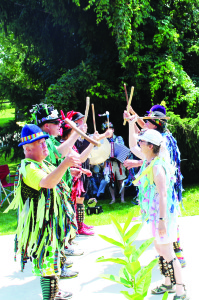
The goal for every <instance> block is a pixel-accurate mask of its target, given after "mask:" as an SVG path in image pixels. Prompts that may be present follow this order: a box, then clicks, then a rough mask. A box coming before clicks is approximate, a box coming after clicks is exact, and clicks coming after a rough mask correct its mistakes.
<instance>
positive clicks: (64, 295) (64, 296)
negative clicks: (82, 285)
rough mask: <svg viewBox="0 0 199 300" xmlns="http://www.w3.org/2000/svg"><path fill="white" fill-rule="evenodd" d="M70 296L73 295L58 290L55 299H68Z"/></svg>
mask: <svg viewBox="0 0 199 300" xmlns="http://www.w3.org/2000/svg"><path fill="white" fill-rule="evenodd" d="M72 296H73V294H72V293H69V292H64V291H62V290H59V292H58V293H57V295H56V296H55V300H68V299H70V298H72Z"/></svg>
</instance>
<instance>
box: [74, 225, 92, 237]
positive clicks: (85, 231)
mask: <svg viewBox="0 0 199 300" xmlns="http://www.w3.org/2000/svg"><path fill="white" fill-rule="evenodd" d="M77 232H78V234H80V235H94V234H95V233H94V231H91V230H90V229H87V228H85V227H84V226H82V228H81V229H79V230H78V231H77Z"/></svg>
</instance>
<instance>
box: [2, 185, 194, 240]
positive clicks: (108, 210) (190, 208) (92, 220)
mask: <svg viewBox="0 0 199 300" xmlns="http://www.w3.org/2000/svg"><path fill="white" fill-rule="evenodd" d="M185 190H186V191H184V192H183V204H184V208H185V209H183V208H182V209H181V211H182V216H195V215H199V186H198V185H191V186H190V185H189V186H186V187H185ZM132 200H133V199H132V198H131V197H127V198H126V199H125V201H126V203H124V204H122V203H121V202H120V200H119V198H118V199H117V201H116V203H115V204H112V205H110V204H109V203H110V199H105V200H99V201H98V204H99V205H101V206H102V208H103V213H101V214H99V215H95V214H93V215H91V216H87V215H86V216H85V223H86V224H88V225H94V226H98V225H107V224H111V220H110V214H112V215H113V216H114V217H115V218H116V219H117V221H119V222H120V223H124V222H125V220H126V216H127V215H128V213H129V211H130V210H133V212H134V217H138V216H139V211H140V210H139V206H138V205H135V204H133V203H132ZM86 202H87V201H85V203H86ZM7 206H8V204H7V203H4V205H3V207H2V208H0V235H5V234H13V233H14V231H15V229H16V226H17V214H16V211H10V212H9V213H8V214H4V213H3V211H4V210H5V208H6V207H7Z"/></svg>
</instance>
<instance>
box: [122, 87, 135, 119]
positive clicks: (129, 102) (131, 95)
mask: <svg viewBox="0 0 199 300" xmlns="http://www.w3.org/2000/svg"><path fill="white" fill-rule="evenodd" d="M133 92H134V86H132V87H131V94H130V97H129V101H128V105H127V112H129V109H130V106H131V101H132V98H133ZM123 125H126V120H124V123H123Z"/></svg>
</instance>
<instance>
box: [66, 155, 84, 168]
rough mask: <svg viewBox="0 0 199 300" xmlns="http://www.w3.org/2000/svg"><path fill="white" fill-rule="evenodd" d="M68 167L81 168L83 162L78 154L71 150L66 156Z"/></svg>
mask: <svg viewBox="0 0 199 300" xmlns="http://www.w3.org/2000/svg"><path fill="white" fill-rule="evenodd" d="M65 161H66V162H67V165H68V167H75V168H81V166H82V164H81V161H80V159H79V157H78V156H76V155H74V154H72V153H70V152H69V154H68V155H66V157H65Z"/></svg>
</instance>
